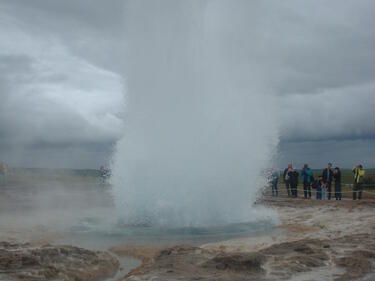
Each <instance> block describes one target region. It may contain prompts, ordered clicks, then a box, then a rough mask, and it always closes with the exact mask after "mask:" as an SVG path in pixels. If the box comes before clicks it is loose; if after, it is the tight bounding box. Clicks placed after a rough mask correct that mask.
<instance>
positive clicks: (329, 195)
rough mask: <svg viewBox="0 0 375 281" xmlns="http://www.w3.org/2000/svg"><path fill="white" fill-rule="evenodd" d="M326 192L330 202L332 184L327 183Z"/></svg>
mask: <svg viewBox="0 0 375 281" xmlns="http://www.w3.org/2000/svg"><path fill="white" fill-rule="evenodd" d="M327 189H328V190H327V192H328V200H331V193H332V182H328V187H327Z"/></svg>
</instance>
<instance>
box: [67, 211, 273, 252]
mask: <svg viewBox="0 0 375 281" xmlns="http://www.w3.org/2000/svg"><path fill="white" fill-rule="evenodd" d="M273 231H275V230H274V224H273V223H272V222H270V221H258V222H251V223H237V224H229V225H224V226H215V227H182V228H167V227H154V226H132V225H121V224H111V223H106V222H105V221H102V220H101V219H99V218H94V217H87V218H84V219H82V220H80V221H79V222H78V223H77V224H76V225H74V226H72V227H70V228H69V229H68V230H67V233H66V234H67V235H66V236H67V237H69V239H73V240H76V239H79V240H80V241H86V242H87V241H97V242H99V241H100V244H105V245H107V244H111V245H114V244H118V243H126V244H148V245H149V244H158V245H160V244H162V245H163V244H165V245H170V244H203V243H209V242H215V241H221V240H227V239H231V238H239V237H246V236H259V235H264V234H265V233H267V234H269V233H270V232H273Z"/></svg>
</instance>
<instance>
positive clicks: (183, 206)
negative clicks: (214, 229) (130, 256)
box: [112, 0, 278, 226]
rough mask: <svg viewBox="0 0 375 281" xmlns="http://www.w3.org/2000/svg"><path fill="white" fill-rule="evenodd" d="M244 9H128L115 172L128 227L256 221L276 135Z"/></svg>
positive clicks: (176, 5)
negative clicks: (121, 131)
mask: <svg viewBox="0 0 375 281" xmlns="http://www.w3.org/2000/svg"><path fill="white" fill-rule="evenodd" d="M239 3H241V2H229V1H226V2H223V3H222V2H218V1H209V2H204V1H175V0H173V1H132V2H131V3H130V4H128V7H127V14H126V15H125V18H126V23H125V25H126V30H125V32H126V38H127V50H126V53H127V61H126V79H127V88H128V91H127V116H126V124H127V127H126V132H125V136H124V137H123V139H121V140H120V141H119V142H118V143H117V145H116V151H115V153H114V156H113V166H112V169H113V179H112V180H113V186H114V187H113V188H114V197H115V203H116V207H117V211H118V215H119V218H120V219H121V220H122V221H123V222H124V223H129V224H155V225H168V226H198V225H218V224H227V223H235V222H245V221H249V220H251V218H252V215H253V213H252V210H251V204H252V201H253V200H254V199H255V196H256V192H257V190H258V188H259V187H260V186H262V177H261V174H262V170H263V169H264V168H265V167H266V166H267V165H269V161H270V160H271V158H272V155H273V153H274V151H275V147H276V145H277V142H278V134H277V124H276V118H275V116H276V115H275V106H274V103H273V100H272V97H271V96H270V95H267V94H266V88H265V87H264V83H263V81H262V79H261V78H262V77H261V75H260V73H261V70H260V69H259V67H258V66H257V60H256V55H257V54H256V51H255V50H256V49H257V48H259V46H257V44H256V37H255V36H252V33H253V32H252V31H251V20H249V15H248V13H247V12H246V9H249V7H243V6H242V5H238V4H239ZM244 5H249V4H247V3H246V2H244ZM244 8H245V10H244ZM263 183H264V182H263Z"/></svg>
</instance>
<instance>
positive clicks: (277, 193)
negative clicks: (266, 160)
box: [275, 181, 279, 196]
mask: <svg viewBox="0 0 375 281" xmlns="http://www.w3.org/2000/svg"><path fill="white" fill-rule="evenodd" d="M275 193H276V196H278V195H279V192H278V190H277V181H275Z"/></svg>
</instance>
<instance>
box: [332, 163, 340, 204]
mask: <svg viewBox="0 0 375 281" xmlns="http://www.w3.org/2000/svg"><path fill="white" fill-rule="evenodd" d="M333 178H334V179H335V198H336V200H341V198H342V193H341V171H340V168H339V167H335V169H334V170H333Z"/></svg>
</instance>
